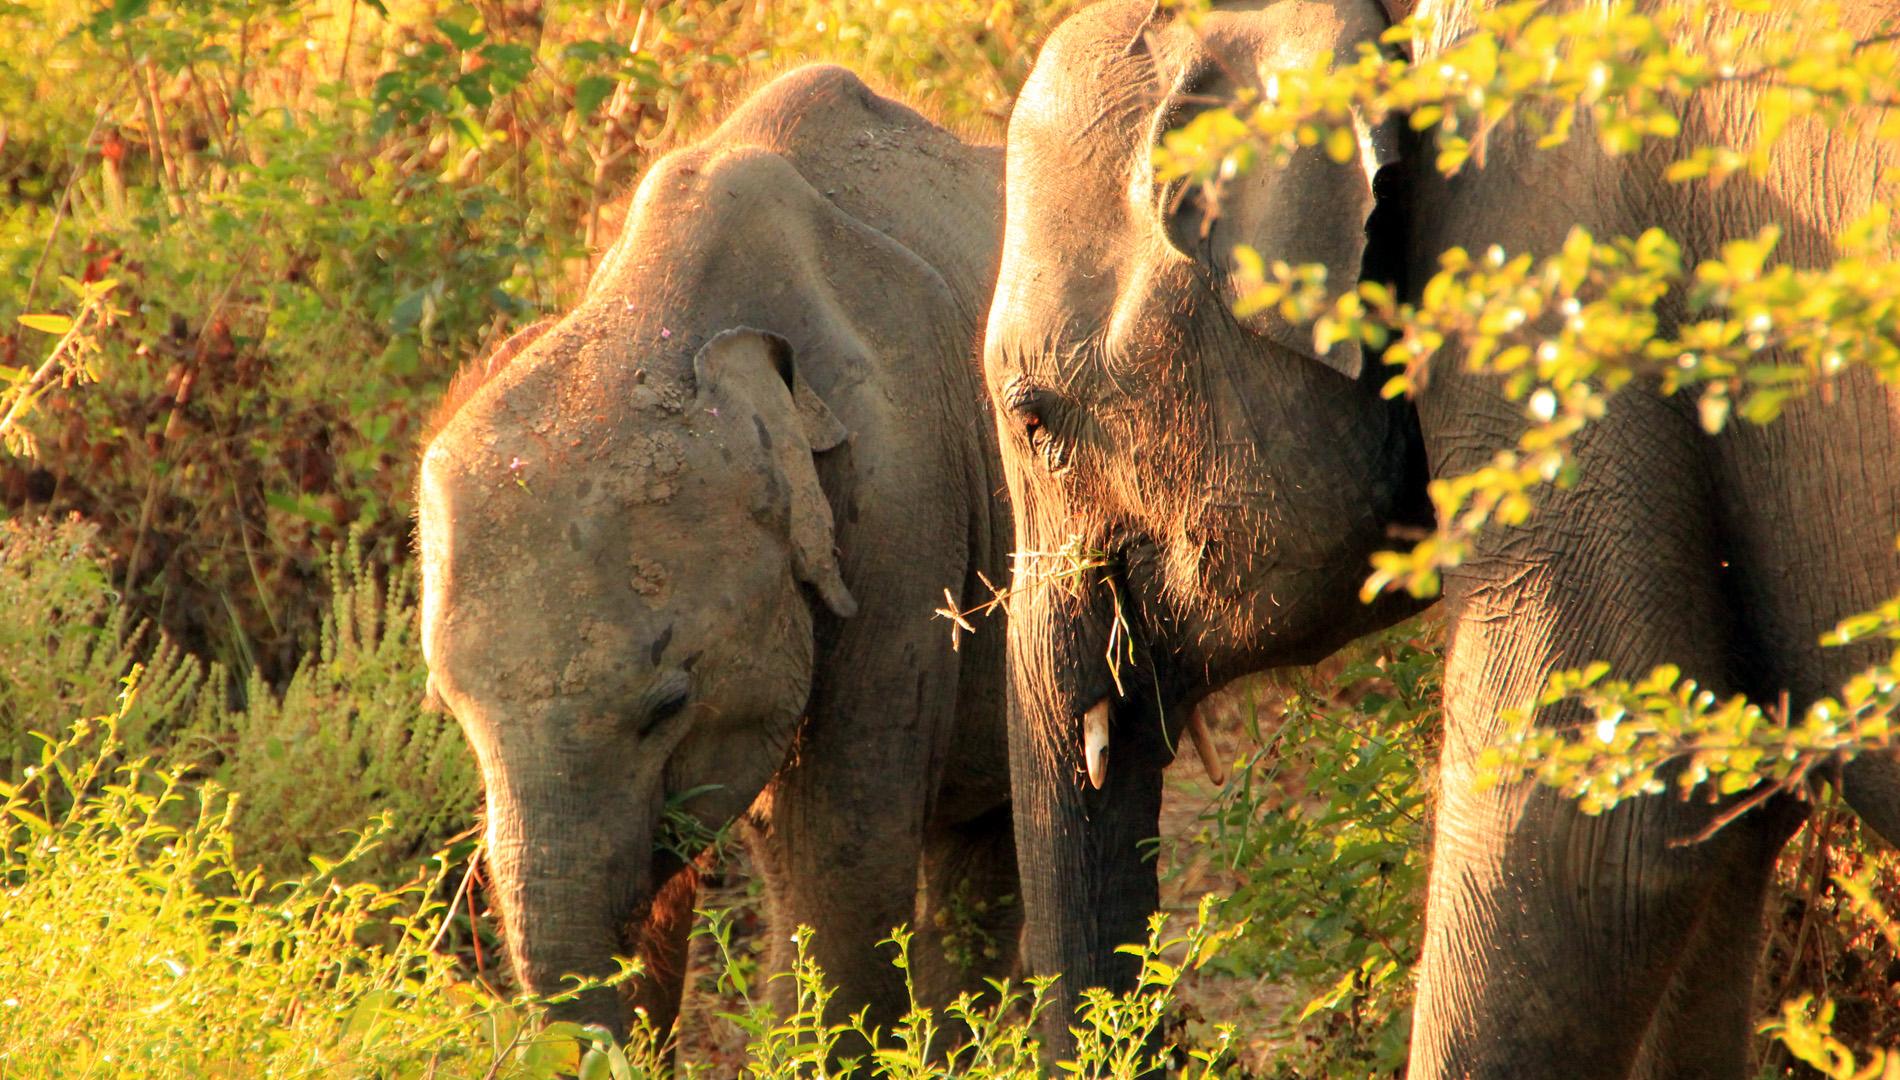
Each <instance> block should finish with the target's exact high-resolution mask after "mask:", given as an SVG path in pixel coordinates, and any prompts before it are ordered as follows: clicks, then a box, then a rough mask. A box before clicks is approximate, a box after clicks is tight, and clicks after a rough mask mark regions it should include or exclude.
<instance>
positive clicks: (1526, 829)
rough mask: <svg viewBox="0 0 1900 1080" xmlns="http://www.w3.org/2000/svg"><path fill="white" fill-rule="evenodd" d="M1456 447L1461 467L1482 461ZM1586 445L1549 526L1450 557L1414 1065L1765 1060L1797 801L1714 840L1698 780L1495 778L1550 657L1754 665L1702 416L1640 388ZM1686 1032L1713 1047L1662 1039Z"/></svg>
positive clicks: (1638, 665)
mask: <svg viewBox="0 0 1900 1080" xmlns="http://www.w3.org/2000/svg"><path fill="white" fill-rule="evenodd" d="M1453 404H1454V405H1455V406H1458V407H1465V406H1469V405H1470V402H1469V401H1468V400H1459V401H1455V402H1453ZM1440 419H1441V420H1442V421H1443V422H1446V423H1449V420H1448V419H1445V418H1442V417H1441V418H1440ZM1446 451H1447V452H1446V453H1445V454H1444V455H1442V456H1441V461H1443V462H1444V464H1441V466H1440V467H1441V468H1448V469H1450V470H1451V471H1457V470H1458V469H1459V468H1469V467H1470V463H1468V462H1459V461H1457V460H1456V447H1455V446H1447V448H1446ZM1578 457H1579V462H1580V467H1581V468H1580V480H1579V482H1578V484H1577V486H1576V487H1575V488H1572V489H1569V490H1565V491H1556V492H1549V493H1546V494H1544V495H1543V496H1541V497H1540V503H1539V507H1538V511H1537V517H1536V519H1535V528H1533V529H1522V530H1514V529H1495V530H1493V531H1492V532H1491V533H1488V534H1485V535H1484V536H1483V537H1481V539H1480V551H1479V553H1478V556H1477V557H1475V558H1473V559H1472V560H1470V562H1468V563H1467V565H1466V566H1464V567H1461V568H1460V569H1459V570H1458V571H1457V572H1456V573H1454V574H1448V575H1447V586H1448V588H1447V597H1448V600H1449V602H1450V604H1451V607H1452V616H1453V619H1452V626H1453V638H1452V642H1451V646H1450V651H1449V654H1448V658H1447V664H1446V676H1445V679H1446V682H1445V686H1446V691H1445V715H1446V734H1445V749H1444V754H1443V758H1442V763H1441V767H1440V773H1439V784H1440V801H1439V806H1438V811H1437V815H1436V827H1435V829H1436V831H1435V838H1434V844H1433V852H1432V860H1433V861H1432V870H1431V880H1430V884H1429V887H1428V893H1427V906H1426V931H1425V942H1424V948H1423V953H1422V956H1421V961H1420V969H1419V999H1418V1005H1417V1009H1416V1013H1415V1021H1414V1029H1413V1042H1412V1055H1411V1062H1410V1075H1411V1076H1412V1077H1414V1078H1416V1080H1426V1078H1433V1080H1436V1078H1448V1077H1471V1078H1504V1077H1521V1078H1538V1077H1559V1076H1561V1077H1576V1078H1592V1077H1601V1078H1606V1080H1607V1078H1618V1080H1620V1078H1625V1077H1629V1076H1632V1075H1653V1076H1737V1075H1740V1074H1741V1071H1742V1069H1743V1067H1744V1064H1745V1062H1746V1060H1747V1054H1748V1046H1749V1038H1748V1031H1749V1027H1748V1021H1749V1008H1750V1005H1751V996H1752V991H1753V985H1754V978H1753V974H1754V973H1753V968H1754V966H1755V960H1756V952H1757V950H1756V943H1757V942H1758V941H1759V932H1760V931H1759V921H1760V912H1761V907H1762V903H1763V899H1764V891H1765V887H1766V883H1767V881H1768V877H1769V873H1770V871H1771V869H1772V865H1773V860H1774V857H1775V854H1776V852H1777V851H1778V850H1779V849H1780V847H1781V845H1782V844H1783V843H1784V842H1785V840H1786V838H1787V836H1788V834H1789V833H1790V832H1791V831H1792V829H1793V827H1794V824H1795V822H1796V820H1797V819H1798V813H1797V812H1794V811H1792V810H1791V808H1790V807H1789V806H1788V805H1787V802H1786V801H1785V800H1783V801H1778V802H1777V803H1776V804H1775V805H1771V806H1766V807H1762V808H1759V809H1757V810H1755V811H1753V812H1750V813H1748V814H1746V815H1743V816H1742V817H1740V818H1739V819H1737V820H1735V821H1733V822H1731V823H1729V824H1728V825H1727V826H1725V827H1723V828H1721V829H1719V830H1718V831H1716V832H1715V833H1714V834H1713V835H1712V836H1709V837H1708V838H1706V839H1702V840H1699V841H1698V840H1696V838H1697V837H1698V836H1701V835H1702V834H1703V833H1704V832H1705V831H1706V830H1707V829H1708V828H1709V827H1710V825H1711V824H1712V823H1713V822H1714V821H1715V820H1716V819H1717V817H1718V815H1719V814H1720V813H1721V811H1722V810H1723V806H1722V805H1711V804H1709V803H1708V802H1706V801H1704V800H1703V799H1701V798H1700V797H1699V795H1698V797H1696V798H1694V799H1692V800H1689V801H1684V800H1682V799H1680V798H1678V797H1677V796H1676V794H1675V793H1674V790H1673V788H1672V789H1671V791H1670V792H1669V793H1668V794H1664V795H1658V796H1649V797H1642V798H1635V799H1629V800H1626V801H1624V802H1623V803H1621V804H1619V805H1618V806H1617V807H1616V808H1615V809H1614V810H1612V811H1610V812H1608V813H1605V814H1603V815H1601V816H1595V817H1593V816H1589V815H1586V814H1584V813H1582V811H1581V810H1579V809H1578V806H1577V804H1576V803H1575V802H1573V801H1572V800H1570V799H1567V798H1565V797H1563V796H1562V795H1561V794H1559V793H1558V792H1556V791H1555V790H1554V789H1552V788H1549V787H1545V786H1541V785H1532V784H1528V783H1511V784H1497V785H1490V784H1487V783H1486V782H1485V777H1484V776H1483V775H1482V769H1481V767H1480V756H1481V755H1482V754H1483V752H1484V751H1485V749H1486V748H1487V747H1489V746H1490V745H1492V744H1494V743H1495V742H1496V741H1497V740H1498V739H1499V738H1500V737H1501V736H1502V735H1503V734H1504V732H1503V730H1502V728H1501V726H1500V723H1499V721H1498V719H1497V718H1498V716H1499V714H1500V712H1502V711H1504V710H1506V709H1511V708H1523V707H1525V706H1527V705H1529V704H1531V703H1533V702H1534V701H1535V700H1536V698H1537V695H1538V693H1539V691H1540V690H1541V689H1542V687H1543V685H1544V683H1545V681H1546V679H1547V678H1548V676H1549V673H1550V672H1551V671H1552V670H1556V669H1562V668H1573V667H1581V666H1583V665H1584V664H1586V663H1589V662H1591V661H1595V660H1603V661H1606V662H1608V663H1609V664H1610V665H1611V667H1612V669H1613V670H1614V671H1615V672H1616V673H1617V674H1618V675H1620V676H1623V677H1639V676H1641V675H1644V674H1647V672H1648V671H1649V670H1650V668H1651V667H1653V666H1654V665H1656V664H1660V663H1663V662H1666V661H1667V662H1673V663H1676V664H1678V665H1680V666H1681V668H1682V669H1683V670H1684V671H1685V672H1686V673H1687V674H1688V675H1689V676H1691V677H1693V678H1695V679H1697V680H1699V681H1700V683H1701V685H1702V686H1704V687H1706V688H1707V689H1709V690H1711V691H1713V692H1715V693H1717V694H1726V693H1728V692H1731V691H1732V690H1733V689H1734V688H1735V686H1736V684H1737V679H1736V678H1735V677H1734V672H1733V671H1732V670H1731V668H1730V659H1731V657H1732V656H1733V645H1734V638H1733V635H1734V632H1735V627H1734V624H1733V622H1732V612H1731V611H1730V610H1729V608H1728V606H1727V601H1726V598H1725V595H1724V592H1723V588H1722V582H1721V576H1720V574H1721V570H1720V567H1721V564H1722V561H1723V557H1722V554H1721V553H1720V552H1719V551H1718V550H1717V549H1716V547H1715V543H1716V540H1715V538H1713V537H1711V536H1710V532H1711V530H1709V529H1708V528H1707V525H1706V523H1707V521H1708V520H1710V517H1711V514H1712V502H1713V499H1712V498H1711V496H1710V492H1709V491H1708V489H1707V487H1706V486H1704V481H1703V480H1702V479H1701V478H1703V477H1706V475H1707V470H1706V468H1705V467H1704V466H1703V458H1702V450H1701V447H1700V445H1699V443H1698V437H1697V436H1696V435H1695V432H1694V427H1693V423H1692V422H1691V421H1690V420H1688V419H1687V418H1685V417H1682V416H1680V415H1678V414H1676V413H1675V412H1674V410H1673V409H1671V408H1670V407H1669V406H1668V405H1666V404H1664V403H1662V402H1658V401H1656V400H1655V399H1653V398H1647V397H1643V396H1640V395H1637V394H1624V395H1623V396H1622V397H1620V398H1619V399H1618V402H1617V409H1616V410H1615V411H1613V412H1612V413H1611V415H1610V416H1609V417H1607V418H1606V419H1605V420H1604V421H1602V422H1601V423H1600V425H1599V426H1597V427H1596V428H1593V429H1592V431H1591V432H1590V433H1589V434H1588V435H1587V436H1586V437H1585V439H1584V441H1583V442H1582V443H1580V445H1579V449H1578ZM1448 459H1449V460H1448ZM1662 478H1668V480H1669V481H1670V482H1669V483H1667V484H1663V483H1662ZM1583 719H1584V717H1583V716H1582V715H1580V713H1579V711H1578V710H1575V709H1571V708H1565V707H1557V708H1549V709H1543V710H1540V711H1539V713H1538V722H1539V723H1540V724H1546V725H1567V724H1577V723H1580V722H1581V721H1582V720H1583ZM1585 737H1587V736H1585ZM1718 955H1719V956H1720V957H1721V960H1720V962H1719V963H1717V962H1716V960H1715V958H1716V957H1717V956H1718ZM1704 964H1707V965H1710V966H1707V967H1701V966H1699V965H1704ZM1718 972H1719V974H1717V973H1718ZM1692 1029H1693V1030H1692ZM1676 1037H1680V1038H1682V1039H1684V1040H1687V1043H1686V1045H1689V1046H1692V1047H1694V1048H1695V1051H1696V1052H1697V1053H1699V1054H1700V1055H1701V1056H1700V1057H1699V1058H1698V1059H1696V1060H1690V1058H1689V1057H1688V1056H1687V1055H1686V1054H1684V1055H1675V1054H1674V1052H1673V1050H1671V1051H1668V1052H1667V1053H1665V1051H1664V1049H1663V1047H1664V1044H1665V1042H1666V1041H1667V1040H1668V1039H1670V1038H1676Z"/></svg>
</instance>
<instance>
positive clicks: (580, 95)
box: [574, 75, 614, 116]
mask: <svg viewBox="0 0 1900 1080" xmlns="http://www.w3.org/2000/svg"><path fill="white" fill-rule="evenodd" d="M613 92H614V81H613V80H612V79H609V78H608V77H606V76H605V75H589V76H586V77H585V78H583V79H581V81H579V82H577V83H575V84H574V111H575V112H577V113H580V114H581V115H582V116H592V115H593V114H594V110H595V109H598V108H599V107H600V103H601V102H603V101H605V100H607V98H608V96H609V95H611V94H612V93H613Z"/></svg>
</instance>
